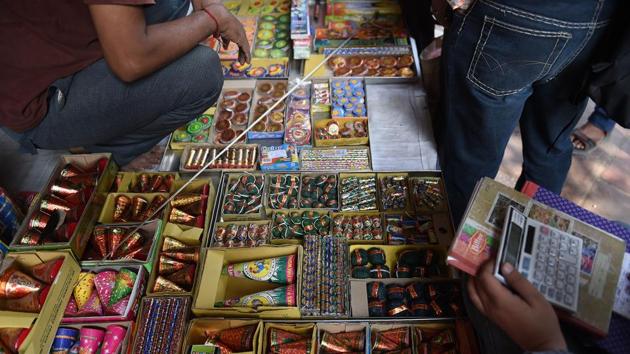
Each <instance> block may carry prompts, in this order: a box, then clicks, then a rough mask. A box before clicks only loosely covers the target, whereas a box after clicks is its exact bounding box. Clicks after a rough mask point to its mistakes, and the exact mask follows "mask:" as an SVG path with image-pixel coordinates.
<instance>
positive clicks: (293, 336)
mask: <svg viewBox="0 0 630 354" xmlns="http://www.w3.org/2000/svg"><path fill="white" fill-rule="evenodd" d="M259 343H260V344H259V346H258V348H259V351H258V352H259V353H278V354H281V353H294V354H298V353H300V354H307V353H317V351H316V350H317V326H316V325H315V323H308V322H307V323H271V322H265V323H264V327H263V333H262V335H261V336H260V338H259Z"/></svg>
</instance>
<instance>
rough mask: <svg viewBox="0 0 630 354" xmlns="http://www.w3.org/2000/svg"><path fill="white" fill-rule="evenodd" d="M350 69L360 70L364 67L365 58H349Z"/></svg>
mask: <svg viewBox="0 0 630 354" xmlns="http://www.w3.org/2000/svg"><path fill="white" fill-rule="evenodd" d="M347 63H348V67H350V69H354V68H358V67H360V66H361V65H363V58H361V57H349V58H348V59H347Z"/></svg>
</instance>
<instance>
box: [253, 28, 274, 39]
mask: <svg viewBox="0 0 630 354" xmlns="http://www.w3.org/2000/svg"><path fill="white" fill-rule="evenodd" d="M256 38H257V39H259V40H261V41H270V40H272V39H273V31H270V30H265V29H263V30H260V31H258V34H257V35H256Z"/></svg>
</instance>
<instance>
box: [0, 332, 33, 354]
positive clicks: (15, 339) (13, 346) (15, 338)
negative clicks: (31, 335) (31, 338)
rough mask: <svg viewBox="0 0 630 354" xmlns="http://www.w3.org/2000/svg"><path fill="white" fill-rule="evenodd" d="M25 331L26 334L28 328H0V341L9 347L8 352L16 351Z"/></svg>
mask: <svg viewBox="0 0 630 354" xmlns="http://www.w3.org/2000/svg"><path fill="white" fill-rule="evenodd" d="M25 331H27V332H25ZM25 333H26V334H28V328H0V342H2V343H4V345H5V346H7V347H8V348H9V350H10V351H9V353H17V352H18V349H19V348H20V345H21V344H22V342H23V341H24V339H25V338H26V335H25Z"/></svg>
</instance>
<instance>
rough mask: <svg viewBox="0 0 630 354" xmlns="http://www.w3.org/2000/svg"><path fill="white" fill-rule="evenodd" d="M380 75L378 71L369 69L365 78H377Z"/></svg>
mask: <svg viewBox="0 0 630 354" xmlns="http://www.w3.org/2000/svg"><path fill="white" fill-rule="evenodd" d="M376 75H378V69H368V71H367V73H366V74H365V76H376Z"/></svg>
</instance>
